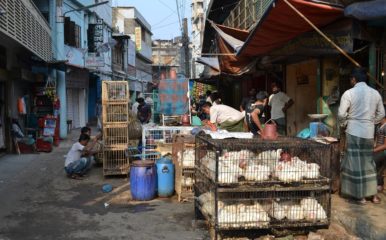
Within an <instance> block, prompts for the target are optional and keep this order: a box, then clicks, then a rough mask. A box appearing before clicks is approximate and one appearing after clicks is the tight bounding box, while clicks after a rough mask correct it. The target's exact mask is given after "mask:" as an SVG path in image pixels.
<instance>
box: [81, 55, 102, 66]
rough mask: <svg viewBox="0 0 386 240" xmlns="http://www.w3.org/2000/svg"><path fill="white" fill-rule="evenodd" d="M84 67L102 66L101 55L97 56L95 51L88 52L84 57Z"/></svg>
mask: <svg viewBox="0 0 386 240" xmlns="http://www.w3.org/2000/svg"><path fill="white" fill-rule="evenodd" d="M85 61H86V62H85V65H86V67H104V66H105V59H104V57H103V55H102V54H101V55H99V56H97V54H96V53H88V54H87V56H86V59H85Z"/></svg>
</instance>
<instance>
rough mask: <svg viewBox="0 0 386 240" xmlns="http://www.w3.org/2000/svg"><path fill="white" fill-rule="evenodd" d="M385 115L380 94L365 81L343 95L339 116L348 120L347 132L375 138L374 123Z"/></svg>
mask: <svg viewBox="0 0 386 240" xmlns="http://www.w3.org/2000/svg"><path fill="white" fill-rule="evenodd" d="M384 115H385V111H384V107H383V103H382V98H381V96H380V94H379V93H378V92H377V91H376V90H375V89H373V88H371V87H369V86H367V84H366V83H364V82H359V83H357V84H356V85H355V86H354V87H353V88H351V89H349V90H347V91H346V92H345V93H344V94H343V96H342V99H341V104H340V106H339V117H340V118H341V119H346V120H347V130H346V132H347V133H349V134H351V135H353V136H357V137H362V138H373V137H374V124H376V123H379V122H380V121H381V120H382V118H383V116H384Z"/></svg>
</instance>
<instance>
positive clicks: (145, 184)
mask: <svg viewBox="0 0 386 240" xmlns="http://www.w3.org/2000/svg"><path fill="white" fill-rule="evenodd" d="M156 174H157V172H156V169H155V165H154V162H153V161H147V160H143V161H134V162H133V163H132V164H131V168H130V189H131V195H132V198H133V199H134V200H138V201H147V200H151V199H153V198H154V197H155V192H156V190H155V188H156V186H155V185H156V177H157V175H156Z"/></svg>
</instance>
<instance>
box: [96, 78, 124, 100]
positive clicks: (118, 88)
mask: <svg viewBox="0 0 386 240" xmlns="http://www.w3.org/2000/svg"><path fill="white" fill-rule="evenodd" d="M129 98H130V94H129V85H128V82H127V81H102V103H106V102H129Z"/></svg>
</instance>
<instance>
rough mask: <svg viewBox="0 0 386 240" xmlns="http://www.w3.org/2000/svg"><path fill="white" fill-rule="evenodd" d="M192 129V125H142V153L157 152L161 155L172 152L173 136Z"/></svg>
mask: <svg viewBox="0 0 386 240" xmlns="http://www.w3.org/2000/svg"><path fill="white" fill-rule="evenodd" d="M192 129H193V127H172V126H155V127H151V126H143V128H142V153H143V154H148V153H152V152H158V153H160V154H161V155H162V156H164V155H168V154H172V144H173V136H174V135H175V134H179V133H181V134H190V131H191V130H192ZM149 160H154V159H149Z"/></svg>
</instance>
